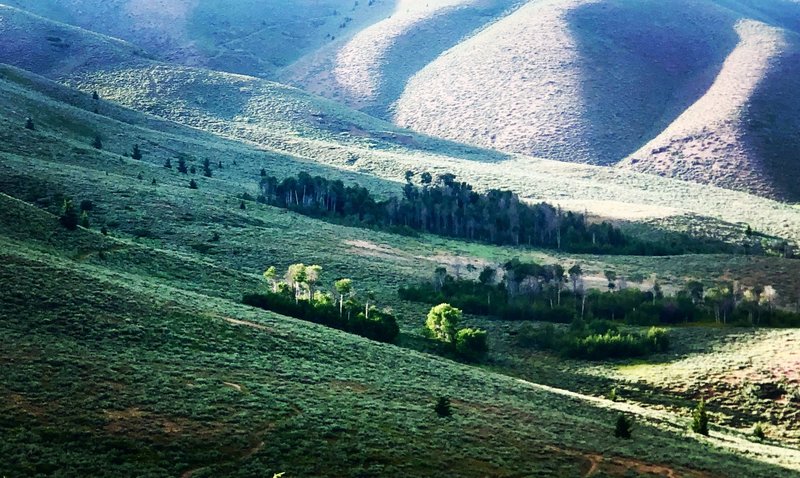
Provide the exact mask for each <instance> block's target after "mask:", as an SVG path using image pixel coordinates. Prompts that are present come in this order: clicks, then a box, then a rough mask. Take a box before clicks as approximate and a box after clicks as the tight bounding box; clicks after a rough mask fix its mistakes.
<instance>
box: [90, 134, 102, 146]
mask: <svg viewBox="0 0 800 478" xmlns="http://www.w3.org/2000/svg"><path fill="white" fill-rule="evenodd" d="M92 147H93V148H94V149H103V138H101V137H100V135H99V134H98V135H95V137H94V141H92Z"/></svg>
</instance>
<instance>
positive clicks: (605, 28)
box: [6, 0, 800, 201]
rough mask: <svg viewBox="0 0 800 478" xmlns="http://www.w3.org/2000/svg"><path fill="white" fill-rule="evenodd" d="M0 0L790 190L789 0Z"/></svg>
mask: <svg viewBox="0 0 800 478" xmlns="http://www.w3.org/2000/svg"><path fill="white" fill-rule="evenodd" d="M6 3H8V4H10V5H13V6H17V7H20V8H24V9H27V10H30V11H32V12H34V13H37V14H40V15H44V16H47V17H48V18H51V19H55V20H58V21H60V22H66V23H70V24H73V25H77V26H90V27H91V29H92V30H94V31H97V32H100V33H105V34H108V35H111V36H114V37H118V38H122V39H124V40H128V41H130V42H132V43H133V44H136V45H138V46H140V47H141V48H143V49H144V51H147V52H149V53H150V54H151V55H153V56H154V57H155V58H158V59H159V60H162V61H168V62H170V63H178V64H181V65H186V66H202V67H207V68H210V69H215V70H221V71H226V72H232V73H244V74H248V75H251V76H257V77H261V78H265V79H270V80H278V81H281V82H283V83H288V84H292V85H295V86H299V87H301V88H303V89H304V90H306V91H309V92H311V93H314V94H317V95H321V96H325V97H328V98H331V99H334V100H336V101H338V102H340V103H343V104H345V105H348V106H350V107H353V108H356V109H359V110H362V111H364V112H367V113H369V114H371V115H374V116H377V117H380V118H382V119H385V120H389V121H392V122H394V123H395V124H397V125H399V126H401V127H405V128H409V129H412V130H415V131H417V132H420V133H423V134H428V135H433V136H437V137H441V138H444V139H448V140H453V141H458V142H462V143H466V144H470V145H473V146H478V147H483V148H490V149H494V150H498V151H502V152H505V153H513V154H524V155H528V156H535V157H540V158H544V159H550V160H558V161H567V162H577V163H588V164H596V165H606V166H609V165H619V167H621V168H625V169H632V170H635V171H640V172H645V173H649V174H655V175H661V176H667V177H674V178H678V179H682V180H686V181H691V182H696V183H702V184H712V185H716V186H720V187H724V188H728V189H733V190H739V191H747V192H751V193H755V194H759V195H762V196H766V197H770V198H775V199H780V200H789V201H798V200H800V190H798V187H799V186H798V184H800V181H799V180H798V178H797V177H796V175H794V174H786V171H795V170H797V167H796V165H797V164H798V162H800V157H798V153H797V151H800V145H799V144H798V142H797V141H798V140H797V138H798V137H799V136H800V135H798V134H797V133H798V130H800V123H799V122H800V119H798V116H797V114H796V111H797V110H798V109H797V104H796V102H797V100H796V95H794V94H792V92H794V91H796V89H797V86H798V84H797V81H798V80H797V78H798V72H797V71H796V65H797V64H798V62H797V61H796V60H797V44H798V39H797V35H798V31H800V4H798V3H797V2H795V1H792V0H767V1H753V0H746V1H745V0H713V1H708V2H697V1H693V0H677V1H675V2H669V3H665V2H660V1H657V0H646V1H631V0H548V1H527V2H526V1H519V0H447V1H444V2H425V1H417V0H402V1H400V0H398V1H389V0H374V1H369V2H349V1H344V0H315V1H311V0H307V1H302V2H290V1H280V2H268V3H267V4H263V3H262V2H254V1H241V2H237V3H236V6H235V8H225V7H226V6H227V5H228V3H227V2H219V1H210V0H209V1H194V2H191V1H187V0H183V1H180V2H169V7H168V8H167V6H165V4H151V3H147V2H139V1H134V0H117V1H115V2H103V3H102V4H98V5H95V3H97V2H94V3H93V2H92V1H89V0H70V1H66V2H61V1H59V2H54V1H30V0H17V1H15V2H6ZM162 3H163V2H162ZM154 5H157V6H154ZM310 9H311V10H310ZM307 11H313V12H314V13H315V14H314V15H311V16H309V15H307V14H305V12H307ZM39 43H40V45H39V47H41V46H42V45H41V42H39ZM45 44H46V43H45Z"/></svg>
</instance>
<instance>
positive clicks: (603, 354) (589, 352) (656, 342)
mask: <svg viewBox="0 0 800 478" xmlns="http://www.w3.org/2000/svg"><path fill="white" fill-rule="evenodd" d="M518 334H519V335H518V340H519V344H520V345H521V346H522V347H536V348H539V349H543V350H549V351H553V352H557V353H559V354H561V355H563V356H564V357H570V358H576V359H584V360H605V359H621V358H635V357H645V356H648V355H651V354H655V353H664V352H667V351H668V350H669V337H668V335H667V331H666V330H665V329H660V328H656V327H652V328H650V330H648V331H647V333H646V334H644V335H641V334H637V333H631V332H621V331H620V330H619V328H618V327H617V326H616V325H615V324H613V323H611V322H607V321H604V320H592V321H590V322H588V323H584V322H583V321H581V320H580V319H578V320H576V321H575V322H573V323H572V325H571V326H570V327H569V329H568V330H561V329H556V328H555V327H554V326H553V325H552V324H548V325H546V326H545V327H541V328H533V327H530V326H529V327H523V328H521V329H520V330H519V332H518Z"/></svg>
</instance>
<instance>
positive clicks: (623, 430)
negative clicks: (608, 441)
mask: <svg viewBox="0 0 800 478" xmlns="http://www.w3.org/2000/svg"><path fill="white" fill-rule="evenodd" d="M632 432H633V419H631V418H628V417H627V416H626V415H625V414H624V413H620V414H619V416H618V417H617V426H616V427H615V428H614V436H615V437H617V438H622V439H624V440H628V439H630V438H631V433H632Z"/></svg>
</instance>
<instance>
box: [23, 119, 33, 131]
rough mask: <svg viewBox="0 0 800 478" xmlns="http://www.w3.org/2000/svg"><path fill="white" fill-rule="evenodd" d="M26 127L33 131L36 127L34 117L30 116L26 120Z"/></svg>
mask: <svg viewBox="0 0 800 478" xmlns="http://www.w3.org/2000/svg"><path fill="white" fill-rule="evenodd" d="M25 129H29V130H31V131H33V130H35V129H36V125H35V124H33V118H28V119H27V120H25Z"/></svg>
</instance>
